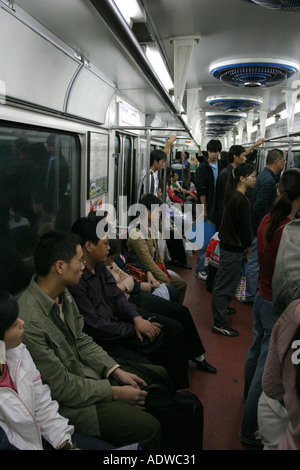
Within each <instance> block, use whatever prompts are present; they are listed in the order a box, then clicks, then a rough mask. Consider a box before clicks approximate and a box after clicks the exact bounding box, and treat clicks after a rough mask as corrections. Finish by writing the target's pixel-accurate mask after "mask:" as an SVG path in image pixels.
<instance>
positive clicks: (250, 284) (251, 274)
mask: <svg viewBox="0 0 300 470" xmlns="http://www.w3.org/2000/svg"><path fill="white" fill-rule="evenodd" d="M258 278H259V265H258V259H257V237H255V238H254V239H253V241H252V244H251V253H250V256H249V260H248V263H247V264H246V300H249V301H254V299H255V296H256V292H257V288H258Z"/></svg>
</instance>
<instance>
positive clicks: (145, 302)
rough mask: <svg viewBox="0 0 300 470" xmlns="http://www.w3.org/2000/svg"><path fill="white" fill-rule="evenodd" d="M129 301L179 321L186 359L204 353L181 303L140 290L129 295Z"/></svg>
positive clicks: (189, 317)
mask: <svg viewBox="0 0 300 470" xmlns="http://www.w3.org/2000/svg"><path fill="white" fill-rule="evenodd" d="M129 300H130V302H133V303H134V304H135V305H136V306H137V307H143V308H144V309H146V310H147V311H149V312H152V313H153V314H156V313H158V314H159V315H161V316H162V317H165V318H169V319H172V320H176V321H177V322H179V323H181V325H182V326H183V328H184V331H185V341H186V344H185V347H186V351H187V356H188V359H193V358H194V357H196V356H200V355H202V354H204V353H205V348H204V346H203V344H202V341H201V338H200V336H199V333H198V331H197V328H196V326H195V323H194V320H193V318H192V315H191V312H190V311H189V309H188V308H187V307H186V306H185V305H182V304H179V303H176V302H172V301H170V300H165V299H162V298H161V297H157V296H155V295H153V294H149V293H148V292H143V291H140V293H139V294H135V295H131V296H130V297H129Z"/></svg>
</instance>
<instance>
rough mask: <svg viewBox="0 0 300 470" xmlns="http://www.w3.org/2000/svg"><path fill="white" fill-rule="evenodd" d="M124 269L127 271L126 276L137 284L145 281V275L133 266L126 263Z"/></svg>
mask: <svg viewBox="0 0 300 470" xmlns="http://www.w3.org/2000/svg"><path fill="white" fill-rule="evenodd" d="M125 267H126V269H127V272H128V274H130V276H132V277H133V279H134V280H135V281H137V282H146V281H147V274H146V273H145V272H144V271H143V270H142V269H141V268H139V267H138V266H136V265H135V264H133V263H126V264H125Z"/></svg>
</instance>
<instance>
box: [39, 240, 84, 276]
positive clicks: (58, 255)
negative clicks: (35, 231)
mask: <svg viewBox="0 0 300 470" xmlns="http://www.w3.org/2000/svg"><path fill="white" fill-rule="evenodd" d="M80 242H81V240H80V238H79V237H78V236H77V235H75V234H74V233H68V232H48V233H45V235H43V236H42V237H41V238H40V240H39V242H38V243H37V245H36V247H35V249H34V264H35V269H36V273H37V274H38V276H47V275H48V274H49V272H50V270H51V268H52V266H53V265H54V263H56V261H59V260H62V261H68V260H70V259H72V258H74V256H75V255H76V253H77V246H78V245H80Z"/></svg>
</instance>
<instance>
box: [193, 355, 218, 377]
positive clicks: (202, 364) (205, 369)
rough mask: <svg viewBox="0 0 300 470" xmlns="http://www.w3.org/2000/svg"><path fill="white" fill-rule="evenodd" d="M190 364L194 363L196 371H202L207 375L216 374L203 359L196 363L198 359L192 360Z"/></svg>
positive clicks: (215, 370)
mask: <svg viewBox="0 0 300 470" xmlns="http://www.w3.org/2000/svg"><path fill="white" fill-rule="evenodd" d="M192 362H194V363H195V364H196V366H197V367H198V369H200V370H202V372H207V373H208V374H216V373H217V369H216V368H215V367H213V366H211V365H210V364H208V362H206V360H205V359H203V361H198V359H192Z"/></svg>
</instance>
